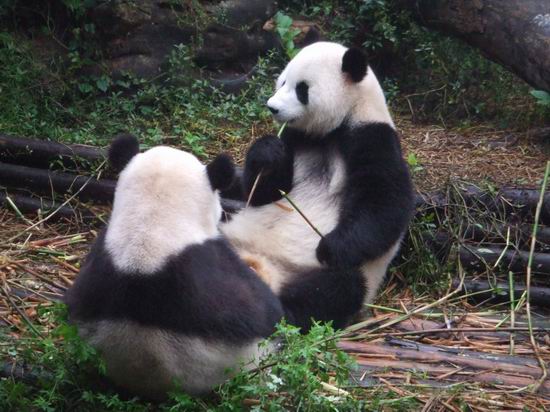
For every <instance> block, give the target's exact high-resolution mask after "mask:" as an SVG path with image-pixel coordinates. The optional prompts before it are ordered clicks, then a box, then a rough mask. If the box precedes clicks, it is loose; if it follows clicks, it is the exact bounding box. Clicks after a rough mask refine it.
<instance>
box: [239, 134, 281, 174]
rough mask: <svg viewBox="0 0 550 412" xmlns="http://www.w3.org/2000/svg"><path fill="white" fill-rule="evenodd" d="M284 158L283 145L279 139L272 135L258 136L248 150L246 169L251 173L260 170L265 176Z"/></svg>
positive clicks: (278, 165)
mask: <svg viewBox="0 0 550 412" xmlns="http://www.w3.org/2000/svg"><path fill="white" fill-rule="evenodd" d="M284 160H285V147H284V144H283V142H282V141H281V139H279V138H278V137H277V136H274V135H266V136H262V137H260V138H259V139H258V140H256V141H255V142H254V144H253V145H252V146H251V147H250V149H249V150H248V153H247V155H246V169H247V171H248V172H249V173H250V174H252V175H254V176H255V175H257V174H258V173H260V172H262V175H264V176H267V175H269V174H271V173H272V172H273V171H275V170H277V168H278V167H280V166H281V165H282V164H283V163H284Z"/></svg>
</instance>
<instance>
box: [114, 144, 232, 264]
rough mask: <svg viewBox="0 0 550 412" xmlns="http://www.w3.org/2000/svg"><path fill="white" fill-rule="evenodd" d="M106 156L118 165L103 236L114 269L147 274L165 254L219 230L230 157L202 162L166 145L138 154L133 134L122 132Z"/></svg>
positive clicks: (178, 249)
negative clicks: (113, 197)
mask: <svg viewBox="0 0 550 412" xmlns="http://www.w3.org/2000/svg"><path fill="white" fill-rule="evenodd" d="M109 160H110V162H111V164H112V165H113V166H114V167H115V168H117V169H119V170H120V169H122V172H121V173H120V175H119V179H118V182H117V186H116V190H115V199H114V203H113V211H112V214H111V218H110V220H109V225H108V227H107V233H106V237H105V242H106V247H107V250H108V251H109V253H110V254H111V256H112V258H113V261H114V264H115V266H117V268H119V269H122V270H127V271H137V272H140V273H152V272H154V271H155V270H156V269H158V267H159V266H160V265H161V264H162V263H163V262H164V260H165V259H166V258H168V257H169V256H171V255H173V254H175V253H177V252H179V251H181V250H183V249H184V248H186V247H187V246H189V245H191V244H198V243H202V242H204V241H205V240H208V239H211V238H214V237H217V236H218V235H219V231H218V223H219V220H220V217H221V205H220V198H219V191H220V190H224V189H226V188H227V187H228V186H229V185H230V184H231V183H232V181H233V179H234V176H235V170H234V166H233V163H232V161H231V158H230V157H229V156H227V155H225V154H221V155H219V156H218V157H217V158H216V159H215V160H214V161H212V162H211V163H210V164H209V165H208V166H205V165H203V164H202V163H201V162H200V161H199V160H198V159H197V158H196V157H195V156H193V155H192V154H190V153H187V152H184V151H181V150H177V149H174V148H170V147H166V146H157V147H154V148H152V149H149V150H147V151H146V152H144V153H139V145H138V143H137V139H135V138H134V137H132V136H128V135H125V136H119V137H118V138H116V139H115V140H114V141H113V143H112V145H111V147H110V150H109Z"/></svg>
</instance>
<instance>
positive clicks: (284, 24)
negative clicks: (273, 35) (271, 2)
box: [275, 11, 300, 59]
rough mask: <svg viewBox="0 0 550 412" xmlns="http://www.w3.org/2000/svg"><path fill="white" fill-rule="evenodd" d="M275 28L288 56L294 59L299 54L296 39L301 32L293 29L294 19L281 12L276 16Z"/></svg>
mask: <svg viewBox="0 0 550 412" xmlns="http://www.w3.org/2000/svg"><path fill="white" fill-rule="evenodd" d="M275 27H276V28H275V30H276V31H277V34H278V35H279V37H280V38H281V42H282V44H283V48H284V49H285V51H286V54H287V56H288V57H289V58H290V59H292V58H293V57H294V56H296V54H297V53H298V49H297V48H296V46H295V44H294V39H295V38H296V36H298V35H299V34H300V30H299V29H295V28H292V19H291V18H290V17H289V16H287V15H286V14H284V13H282V12H280V11H278V12H277V14H275Z"/></svg>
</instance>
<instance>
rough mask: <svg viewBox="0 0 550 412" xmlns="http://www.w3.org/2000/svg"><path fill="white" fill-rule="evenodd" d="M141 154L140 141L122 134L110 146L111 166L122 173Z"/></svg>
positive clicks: (129, 135)
mask: <svg viewBox="0 0 550 412" xmlns="http://www.w3.org/2000/svg"><path fill="white" fill-rule="evenodd" d="M138 153H139V142H138V139H137V138H136V137H135V136H133V135H131V134H127V133H122V134H119V135H117V136H115V137H114V138H113V141H112V142H111V146H109V156H108V158H109V165H110V166H111V167H112V168H113V169H114V170H115V171H117V172H120V171H121V170H122V169H124V168H125V167H126V165H127V164H128V163H129V162H130V160H132V158H133V157H134V156H135V155H137V154H138Z"/></svg>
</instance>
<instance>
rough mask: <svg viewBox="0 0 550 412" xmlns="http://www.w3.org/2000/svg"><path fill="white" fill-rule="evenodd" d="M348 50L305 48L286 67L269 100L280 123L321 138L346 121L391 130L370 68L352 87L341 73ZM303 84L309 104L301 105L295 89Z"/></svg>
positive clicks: (318, 46) (332, 45) (319, 45)
mask: <svg viewBox="0 0 550 412" xmlns="http://www.w3.org/2000/svg"><path fill="white" fill-rule="evenodd" d="M346 50H347V48H346V47H344V46H342V45H340V44H337V43H329V42H318V43H314V44H312V45H310V46H307V47H304V48H303V49H302V50H301V51H300V52H299V53H298V54H297V55H296V57H295V58H294V59H292V60H291V61H290V63H288V65H287V66H286V68H285V70H284V71H283V72H282V73H281V75H280V76H279V78H278V79H277V83H276V89H277V91H276V93H275V94H274V95H273V96H272V97H271V98H270V99H269V100H268V102H267V104H268V106H269V107H271V108H273V109H276V110H278V113H276V114H275V115H274V117H275V119H276V120H277V121H278V122H280V123H283V122H289V125H291V126H292V127H295V128H297V129H300V130H304V131H306V132H308V133H314V134H319V135H323V134H325V133H328V132H330V131H331V130H333V129H335V128H336V127H338V126H339V125H340V124H341V123H342V121H343V120H344V119H345V118H346V117H348V118H349V120H350V121H351V123H352V125H354V124H356V123H360V122H383V123H388V124H391V125H392V126H393V121H392V118H391V115H390V113H389V110H388V106H387V104H386V98H385V97H384V93H383V91H382V88H381V87H380V84H379V83H378V79H377V78H376V76H375V74H374V73H373V71H372V70H371V69H370V68H369V69H368V72H367V75H366V76H365V78H364V79H363V80H362V81H360V82H359V83H354V82H353V81H352V80H351V79H349V76H348V75H347V74H346V73H343V72H342V58H343V56H344V53H345V52H346ZM302 81H304V82H306V83H307V84H308V86H309V102H308V104H307V105H304V104H302V103H301V102H300V101H299V100H298V97H297V95H296V85H297V84H298V83H300V82H302Z"/></svg>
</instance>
